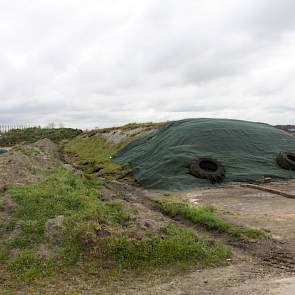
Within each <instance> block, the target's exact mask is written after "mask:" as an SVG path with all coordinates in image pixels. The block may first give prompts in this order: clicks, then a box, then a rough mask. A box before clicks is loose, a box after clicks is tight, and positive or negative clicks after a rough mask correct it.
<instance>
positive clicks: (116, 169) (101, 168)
mask: <svg viewBox="0 0 295 295" xmlns="http://www.w3.org/2000/svg"><path fill="white" fill-rule="evenodd" d="M120 147H121V145H116V144H113V143H111V142H109V141H107V140H106V139H104V138H103V137H102V136H101V134H100V133H97V134H96V135H94V136H91V137H88V136H78V137H76V138H74V139H73V140H71V141H70V142H68V143H67V144H66V145H65V147H64V151H65V152H67V153H71V154H74V155H75V158H74V161H75V162H77V163H78V164H79V165H80V166H81V167H82V168H83V170H84V171H85V172H86V173H88V174H92V173H97V174H98V176H104V177H107V176H108V177H110V178H117V177H120V176H122V175H124V174H126V173H128V172H130V168H129V167H128V166H127V165H119V164H116V163H115V162H113V161H112V159H111V157H112V156H113V155H114V154H115V153H116V152H117V151H118V150H119V149H120Z"/></svg>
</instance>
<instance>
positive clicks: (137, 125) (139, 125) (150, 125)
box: [99, 122, 165, 133]
mask: <svg viewBox="0 0 295 295" xmlns="http://www.w3.org/2000/svg"><path fill="white" fill-rule="evenodd" d="M164 124H165V123H153V122H147V123H129V124H126V125H123V126H119V127H110V128H104V129H99V132H102V133H103V132H110V131H115V130H131V129H136V128H144V129H146V130H150V129H157V128H160V127H162V126H163V125H164Z"/></svg>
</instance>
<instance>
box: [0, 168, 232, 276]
mask: <svg viewBox="0 0 295 295" xmlns="http://www.w3.org/2000/svg"><path fill="white" fill-rule="evenodd" d="M51 173H52V175H51V176H50V177H48V178H47V179H46V180H44V181H42V182H39V183H36V184H32V185H25V186H13V187H10V188H9V193H10V195H11V197H12V199H13V200H14V202H15V203H16V204H17V205H18V206H17V209H16V211H15V213H14V215H13V216H12V219H11V222H6V223H5V224H4V223H3V224H2V225H1V232H2V233H3V235H2V237H1V239H0V241H1V251H0V261H1V263H3V264H4V265H6V267H7V269H8V270H9V271H10V272H11V273H13V274H14V275H15V276H16V277H17V278H19V279H21V280H25V281H31V280H34V279H35V278H38V277H40V276H48V275H50V274H51V273H52V272H56V271H58V270H59V269H62V268H63V267H66V266H68V265H73V264H75V263H76V262H79V263H82V264H83V265H87V264H89V263H93V262H95V263H96V264H97V266H99V269H103V270H104V271H106V270H109V271H110V272H112V271H113V270H122V269H130V270H134V269H136V270H145V269H146V268H149V267H166V266H169V265H171V264H178V263H183V264H185V265H191V264H195V263H197V264H199V265H203V266H207V265H222V264H225V263H226V259H227V258H228V257H229V256H230V251H229V250H228V249H227V248H226V247H225V246H223V245H222V244H220V243H218V242H214V241H206V240H202V239H200V238H198V237H197V236H196V235H195V234H194V233H193V232H192V231H191V230H189V229H185V228H180V227H176V226H173V225H169V226H165V227H164V228H163V229H162V231H161V234H159V233H155V232H152V231H147V232H146V233H145V235H144V236H140V238H136V237H135V236H134V227H135V229H136V224H133V223H132V218H133V215H134V214H135V212H134V211H133V210H132V209H131V208H128V207H127V206H126V203H125V202H124V201H121V200H114V201H103V200H102V199H101V194H100V192H99V190H98V183H94V182H93V181H89V180H85V179H81V178H80V177H78V176H77V175H74V174H72V173H71V172H68V171H66V170H63V169H52V171H51ZM61 215H62V216H63V224H62V226H61V227H60V228H59V230H60V234H61V235H60V236H61V239H60V241H59V242H58V243H57V244H51V239H50V238H48V232H47V231H46V224H47V223H48V220H49V219H53V218H56V217H57V216H61ZM16 223H17V224H18V227H20V229H21V230H20V231H19V232H18V233H17V234H16V233H15V224H16ZM129 227H130V228H131V231H129ZM3 237H4V239H3ZM5 237H6V239H5ZM8 237H9V238H8ZM44 243H45V244H47V245H49V248H50V250H51V251H52V253H51V255H49V256H40V255H38V251H37V250H38V249H39V246H40V244H44ZM11 251H13V253H14V254H13V255H11V254H10V253H11Z"/></svg>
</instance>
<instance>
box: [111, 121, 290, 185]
mask: <svg viewBox="0 0 295 295" xmlns="http://www.w3.org/2000/svg"><path fill="white" fill-rule="evenodd" d="M280 151H288V152H294V151H295V138H294V137H293V136H291V135H288V134H287V133H285V132H284V131H281V130H278V129H276V128H274V127H272V126H270V125H268V124H263V123H254V122H247V121H239V120H228V119H186V120H180V121H174V122H170V123H168V124H166V125H165V126H164V127H162V128H160V129H159V130H157V131H155V132H153V133H152V134H149V135H147V136H145V137H143V138H140V139H137V140H135V141H133V142H131V143H130V144H128V145H127V146H125V147H124V148H123V149H121V150H120V151H119V152H118V153H117V154H116V155H115V157H114V161H115V162H117V163H130V164H131V165H132V167H133V174H134V176H135V178H136V179H137V180H138V181H139V183H141V184H142V185H143V186H144V187H146V188H150V189H161V190H185V189H189V188H194V187H205V186H211V185H212V184H211V183H210V182H209V181H208V180H207V179H199V178H196V177H194V176H192V175H190V174H189V164H190V161H191V160H192V158H194V157H195V156H209V157H212V158H214V159H217V160H218V161H220V162H222V163H223V165H224V166H225V169H226V177H225V180H224V182H225V183H227V182H233V181H259V180H261V179H262V178H263V177H272V178H274V179H291V178H295V172H294V171H288V170H284V169H282V168H280V167H279V166H278V165H277V163H276V156H277V154H278V153H279V152H280Z"/></svg>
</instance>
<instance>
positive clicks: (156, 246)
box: [102, 225, 230, 269]
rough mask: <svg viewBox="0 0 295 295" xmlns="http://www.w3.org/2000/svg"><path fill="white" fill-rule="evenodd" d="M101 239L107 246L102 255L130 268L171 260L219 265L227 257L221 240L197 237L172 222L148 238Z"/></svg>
mask: <svg viewBox="0 0 295 295" xmlns="http://www.w3.org/2000/svg"><path fill="white" fill-rule="evenodd" d="M104 242H106V243H107V246H106V247H105V249H106V252H105V253H103V256H102V257H104V256H107V257H112V258H113V259H114V260H115V261H116V262H117V263H118V264H119V265H120V266H123V267H127V268H131V269H134V268H141V269H142V268H144V267H149V266H162V267H166V266H167V265H170V264H171V263H186V264H187V263H189V264H194V263H198V264H200V265H204V266H209V265H211V266H212V265H222V264H225V262H226V259H227V258H228V257H229V256H230V251H229V250H228V249H227V248H226V247H225V246H223V245H222V244H221V243H219V242H216V241H204V240H201V239H199V238H198V237H197V236H196V235H195V234H194V232H193V231H191V230H190V229H185V228H180V227H177V226H175V225H169V226H167V227H166V228H165V234H163V235H153V236H151V237H150V238H148V239H143V240H139V241H137V240H134V239H132V240H131V239H129V238H126V237H115V238H114V237H111V238H106V239H105V240H104Z"/></svg>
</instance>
